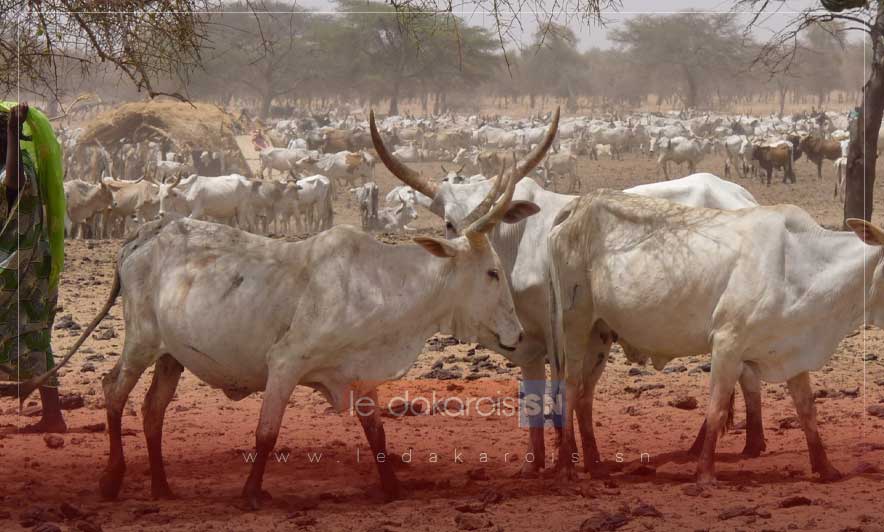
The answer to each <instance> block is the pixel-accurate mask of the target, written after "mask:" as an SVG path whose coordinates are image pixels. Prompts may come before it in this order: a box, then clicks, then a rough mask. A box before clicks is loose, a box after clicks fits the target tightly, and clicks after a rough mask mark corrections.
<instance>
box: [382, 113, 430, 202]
mask: <svg viewBox="0 0 884 532" xmlns="http://www.w3.org/2000/svg"><path fill="white" fill-rule="evenodd" d="M368 125H369V129H371V143H372V144H374V149H375V151H376V152H378V156H379V157H380V158H381V161H383V163H384V166H386V167H387V170H389V171H390V172H391V173H392V174H393V175H394V176H396V177H398V178H399V180H400V181H402V182H403V183H405V184H406V185H408V186H410V187H411V188H413V189H415V190H417V191H418V192H420V193H421V194H423V195H424V196H427V197H428V198H430V199H432V198H435V197H436V192H437V191H438V189H439V185H437V184H436V183H433V182H431V181H429V180H427V179H424V178H423V177H421V175H420V174H419V173H417V172H416V171H415V170H413V169H411V168H409V167H408V166H406V165H405V164H403V163H402V162H401V161H400V160H399V159H397V158H396V157H394V156H393V155H392V154H391V153H390V152H389V151H388V150H387V147H386V146H384V141H383V140H382V139H381V134H380V133H378V127H377V125H376V124H375V121H374V110H373V109H372V110H371V111H370V112H369V113H368Z"/></svg>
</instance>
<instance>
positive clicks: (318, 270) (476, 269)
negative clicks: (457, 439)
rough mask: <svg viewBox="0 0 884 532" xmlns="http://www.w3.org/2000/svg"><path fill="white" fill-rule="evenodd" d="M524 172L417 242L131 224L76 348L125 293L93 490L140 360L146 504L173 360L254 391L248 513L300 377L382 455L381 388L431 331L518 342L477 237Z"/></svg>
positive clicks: (240, 390)
mask: <svg viewBox="0 0 884 532" xmlns="http://www.w3.org/2000/svg"><path fill="white" fill-rule="evenodd" d="M513 170H514V171H515V169H513ZM521 177H522V176H521V175H519V174H512V175H510V176H508V179H501V180H500V181H501V182H503V183H506V184H507V186H496V187H494V189H493V191H492V192H491V193H490V194H489V196H488V197H487V198H486V199H485V201H482V203H481V206H480V208H479V209H478V210H477V211H474V212H473V213H471V214H470V216H469V220H470V223H469V225H468V226H467V227H466V228H465V231H464V236H463V237H460V238H457V239H455V240H444V239H439V238H433V237H417V238H415V239H414V240H415V242H416V243H417V244H418V245H403V246H390V245H387V244H383V243H380V242H378V241H377V240H375V239H374V238H373V237H371V236H370V235H368V234H366V233H362V232H359V231H357V230H356V229H354V228H353V227H350V226H337V227H335V228H333V229H331V230H329V231H326V232H324V233H322V234H320V235H317V236H315V237H313V238H310V239H307V240H304V241H301V242H293V243H289V242H280V241H278V240H271V239H268V238H265V237H261V236H257V235H252V234H249V233H245V232H242V231H238V230H236V229H233V228H230V227H225V226H223V225H219V224H213V223H207V222H201V221H196V220H190V219H179V220H175V221H171V222H169V223H166V224H165V225H164V224H163V223H162V222H154V223H151V224H148V225H146V226H143V227H142V228H141V229H140V230H139V232H138V234H137V235H136V236H135V238H133V239H131V240H130V241H128V242H127V243H126V244H124V246H123V248H122V249H121V250H120V252H119V254H118V256H117V269H116V276H115V279H114V285H113V289H112V292H111V296H110V298H109V300H108V301H107V303H106V304H105V307H104V309H103V310H102V311H101V313H100V314H99V315H98V316H97V317H96V319H95V320H93V322H92V324H91V325H90V326H89V327H88V328H87V329H86V330H85V331H84V333H83V337H82V338H81V339H80V342H78V344H79V343H81V342H82V340H84V339H85V338H86V337H88V335H89V334H90V333H91V332H92V330H94V328H95V326H96V325H97V324H98V322H99V321H100V320H101V318H103V317H104V316H105V315H107V313H108V311H109V310H110V308H111V306H112V305H113V303H114V301H115V300H116V298H117V296H118V295H119V294H122V296H123V315H124V317H125V320H126V342H125V346H124V348H123V354H122V356H121V357H120V359H119V361H118V362H117V364H116V365H115V366H114V368H113V369H112V370H111V372H110V373H108V374H107V375H106V376H105V377H104V379H103V388H104V394H105V404H106V408H107V419H108V432H109V435H110V457H109V460H108V464H107V468H106V469H105V471H104V474H103V475H102V477H101V482H100V486H101V493H102V496H103V497H104V498H106V499H113V498H116V496H117V495H118V493H119V491H120V488H121V486H122V481H123V475H124V472H125V461H124V459H123V446H122V443H123V442H122V423H121V422H122V416H123V407H124V406H125V404H126V401H127V399H128V397H129V394H130V392H131V391H132V389H133V388H134V386H135V384H136V383H137V382H138V380H139V378H140V377H141V375H142V373H144V371H145V370H146V369H147V368H148V367H150V366H152V365H155V366H156V367H155V370H154V377H153V382H152V384H151V386H150V389H149V391H148V393H147V395H146V396H145V400H144V406H143V410H142V411H143V414H144V415H143V418H144V433H145V438H146V440H147V447H148V453H149V458H150V464H151V492H152V495H153V496H154V497H155V498H169V497H172V496H173V494H172V490H171V489H170V487H169V484H168V481H167V479H166V474H165V470H164V466H163V457H162V451H161V441H162V428H163V416H164V414H165V410H166V407H167V406H168V404H169V402H170V401H171V400H172V397H173V396H174V394H175V389H176V387H177V384H178V380H179V378H180V376H181V373H182V371H183V370H184V368H187V369H188V370H190V372H191V373H193V374H194V375H196V376H197V377H198V378H200V379H201V380H203V381H204V382H206V383H208V384H209V385H211V386H213V387H216V388H220V389H221V390H223V391H224V393H225V394H226V395H227V396H228V397H230V398H231V399H234V400H239V399H242V398H244V397H246V396H247V395H250V394H252V393H255V392H259V391H263V399H262V407H261V415H260V418H259V420H258V427H257V430H256V435H255V440H256V448H257V452H256V458H255V461H254V462H253V464H252V469H251V473H250V475H249V477H248V480H247V481H246V484H245V487H244V489H243V492H242V494H243V497H245V499H246V501H247V503H248V504H249V505H250V506H251V507H252V508H257V507H258V506H259V504H260V500H261V497H262V490H261V486H262V482H263V477H264V470H265V467H266V464H267V462H268V457H269V454H270V452H271V451H272V450H273V448H274V446H275V445H276V440H277V436H278V434H279V429H280V426H281V424H282V418H283V414H284V413H285V410H286V406H287V403H288V401H289V397H290V396H291V394H292V392H293V391H294V389H295V386H297V385H304V386H310V387H312V388H314V389H316V390H318V391H320V392H321V393H322V394H323V395H324V396H325V398H326V399H327V400H328V401H329V402H330V403H331V405H332V407H333V408H334V409H335V410H336V411H339V412H340V411H344V410H346V409H348V408H350V409H353V411H354V412H356V414H357V415H358V417H359V420H360V422H361V424H362V426H363V428H364V430H365V434H366V437H367V438H368V441H369V444H370V446H371V449H372V453H373V455H374V456H377V454H378V453H385V454H386V452H387V449H386V441H385V440H386V438H385V435H384V428H383V422H382V421H381V416H380V413H381V412H380V409H381V405H380V404H379V403H378V400H377V386H378V385H379V384H381V383H383V382H384V381H387V380H390V379H397V378H400V377H401V376H403V375H404V374H405V373H406V372H407V371H408V370H409V369H410V368H411V366H412V365H413V364H414V361H415V360H416V359H417V356H418V355H419V354H420V352H421V350H422V349H423V346H424V342H425V341H426V339H427V338H428V337H430V336H432V335H433V334H435V333H436V332H439V331H441V332H444V333H447V334H452V335H454V336H456V337H458V338H460V339H462V340H465V341H480V342H482V343H483V344H485V345H497V346H499V348H501V349H504V350H507V349H514V348H515V347H516V346H518V344H519V342H520V341H521V338H522V327H521V325H520V324H519V320H518V318H517V317H516V313H515V309H514V306H513V301H512V296H511V294H510V290H509V288H508V284H507V282H506V279H505V277H504V275H505V274H504V273H503V271H504V270H503V264H501V262H500V259H499V258H498V257H497V254H496V253H495V252H494V249H493V248H492V247H491V245H490V244H489V243H488V239H487V238H486V236H485V235H486V233H488V232H489V231H491V230H492V229H493V228H494V226H495V225H496V224H497V223H498V222H499V221H500V219H501V218H502V217H503V216H504V214H505V213H506V212H507V211H508V209H509V204H510V200H511V199H512V194H513V189H514V188H515V182H516V181H517V180H518V179H520V178H521ZM503 183H498V185H502V184H503ZM504 189H505V190H504ZM501 193H502V194H501ZM495 200H499V201H498V202H497V204H496V205H494V206H493V207H492V205H493V204H494V202H495ZM342 279H347V280H348V282H346V283H343V284H342V282H341V280H342ZM318 309H319V310H321V311H320V312H318V311H317V310H318ZM75 349H76V348H75ZM71 354H73V352H72V353H70V354H69V355H68V356H67V357H65V361H63V362H62V363H61V364H59V365H58V366H56V368H55V369H54V371H57V370H58V368H60V367H62V366H63V365H64V363H65V362H66V361H67V360H68V359H69V358H70V355H71ZM48 376H49V374H46V375H43V376H42V377H41V379H42V380H44V381H45V379H46V378H47V377H48ZM37 380H38V381H39V380H40V379H37ZM29 385H34V386H35V384H33V382H32V383H29ZM33 389H34V388H33V387H31V388H30V389H29V390H26V393H25V395H24V396H25V397H26V396H27V393H30V392H31V391H33ZM354 399H355V401H354ZM377 467H378V472H379V474H380V478H381V486H382V488H383V492H384V495H385V496H386V497H387V498H388V499H392V498H395V497H396V496H397V495H398V494H399V483H398V481H397V479H396V476H395V473H394V471H393V466H392V463H391V462H390V461H383V460H380V461H378V466H377Z"/></svg>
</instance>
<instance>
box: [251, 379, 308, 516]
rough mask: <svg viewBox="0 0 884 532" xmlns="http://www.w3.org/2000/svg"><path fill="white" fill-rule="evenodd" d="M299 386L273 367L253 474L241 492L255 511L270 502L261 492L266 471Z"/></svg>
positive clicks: (262, 405) (265, 399) (256, 440)
mask: <svg viewBox="0 0 884 532" xmlns="http://www.w3.org/2000/svg"><path fill="white" fill-rule="evenodd" d="M296 384H297V379H296V378H294V377H293V376H292V375H290V374H289V372H287V371H283V370H282V368H278V367H277V368H274V367H272V366H271V368H270V370H269V376H268V377H267V387H266V390H265V391H264V401H263V402H262V403H261V416H260V418H259V419H258V429H257V430H256V431H255V461H254V462H252V470H251V472H250V473H249V478H248V479H247V480H246V484H245V486H244V487H243V490H242V496H243V497H244V498H245V499H246V502H247V503H248V506H249V508H251V509H252V510H257V509H258V508H259V507H260V505H261V499H262V498H269V495H268V494H267V493H266V492H263V491H262V490H261V484H262V482H263V480H264V470H265V469H266V467H267V459H268V457H269V455H270V451H272V450H273V447H274V446H275V445H276V438H277V437H278V436H279V427H280V426H281V425H282V416H283V414H285V405H286V404H287V403H288V399H289V397H290V396H291V395H292V391H293V390H294V389H295V385H296Z"/></svg>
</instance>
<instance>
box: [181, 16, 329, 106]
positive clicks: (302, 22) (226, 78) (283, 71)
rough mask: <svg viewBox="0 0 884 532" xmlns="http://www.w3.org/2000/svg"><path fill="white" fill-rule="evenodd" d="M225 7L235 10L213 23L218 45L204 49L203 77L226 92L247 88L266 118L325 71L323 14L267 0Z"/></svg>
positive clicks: (211, 32)
mask: <svg viewBox="0 0 884 532" xmlns="http://www.w3.org/2000/svg"><path fill="white" fill-rule="evenodd" d="M225 11H232V12H233V13H224V12H221V13H218V14H215V15H214V16H213V17H212V21H211V23H210V25H209V32H208V36H207V40H208V41H209V42H210V43H211V44H212V47H211V48H208V49H207V50H206V51H205V52H204V61H203V65H204V68H205V71H206V76H205V78H206V79H201V80H199V81H201V82H202V84H203V85H210V86H211V85H214V87H210V90H211V89H212V88H213V89H214V90H216V91H218V90H220V91H225V94H230V88H231V87H235V86H237V85H239V86H241V87H243V88H245V89H247V92H248V93H249V94H253V95H255V96H256V97H257V99H258V101H259V108H258V114H259V115H260V116H261V117H263V118H266V117H267V116H268V115H269V114H270V107H271V105H272V104H273V101H274V100H276V99H277V98H280V97H283V96H287V95H292V94H294V93H295V92H296V91H298V90H299V89H302V88H303V83H304V82H305V81H307V80H309V79H313V78H316V77H318V76H319V75H320V74H319V72H320V71H321V70H322V68H323V64H322V61H321V57H322V56H323V54H322V52H321V50H322V47H321V45H320V43H318V42H317V41H316V36H315V32H314V31H313V29H314V26H315V25H316V24H317V20H316V19H317V16H316V15H312V14H309V13H306V14H305V13H303V12H298V13H296V12H295V11H302V9H301V8H300V7H299V6H298V5H297V4H290V3H282V2H274V1H264V0H260V1H251V2H248V3H241V4H232V5H228V6H225ZM286 11H289V13H285V12H286ZM237 12H238V13H237ZM243 12H246V13H243ZM267 12H275V13H273V14H270V13H267Z"/></svg>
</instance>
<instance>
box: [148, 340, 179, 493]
mask: <svg viewBox="0 0 884 532" xmlns="http://www.w3.org/2000/svg"><path fill="white" fill-rule="evenodd" d="M182 371H184V367H183V366H182V365H181V364H179V363H178V361H177V360H175V359H174V358H172V356H171V355H163V356H162V357H160V359H159V360H158V361H157V363H156V366H154V373H153V381H152V382H151V383H150V388H149V389H148V390H147V395H146V396H145V397H144V404H143V405H142V406H141V415H142V417H143V418H144V437H145V439H146V440H147V454H148V457H149V459H150V491H151V495H152V496H153V498H154V499H171V498H174V494H173V493H172V490H171V489H170V488H169V483H168V481H167V480H166V468H165V465H164V464H163V450H162V449H163V418H164V417H165V415H166V407H168V406H169V402H170V401H171V400H172V396H174V395H175V388H177V387H178V380H179V379H180V377H181V372H182Z"/></svg>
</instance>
